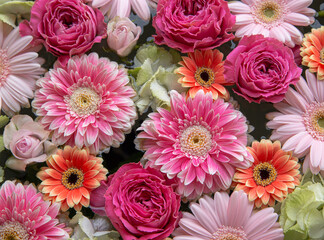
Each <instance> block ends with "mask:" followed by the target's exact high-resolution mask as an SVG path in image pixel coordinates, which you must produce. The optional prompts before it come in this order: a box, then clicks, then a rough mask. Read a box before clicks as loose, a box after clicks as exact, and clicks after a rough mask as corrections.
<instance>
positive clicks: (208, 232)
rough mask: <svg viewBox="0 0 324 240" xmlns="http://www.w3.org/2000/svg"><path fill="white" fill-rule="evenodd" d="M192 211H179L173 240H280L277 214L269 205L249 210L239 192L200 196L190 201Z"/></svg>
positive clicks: (244, 195)
mask: <svg viewBox="0 0 324 240" xmlns="http://www.w3.org/2000/svg"><path fill="white" fill-rule="evenodd" d="M190 209H191V211H192V213H193V214H190V213H186V212H185V213H183V217H182V219H180V222H179V226H180V228H178V229H176V230H175V231H174V233H173V235H174V236H175V237H174V238H173V239H174V240H189V239H190V240H212V239H215V240H216V239H217V240H223V239H224V240H225V239H233V240H234V239H235V240H283V239H284V235H283V230H282V228H280V225H279V223H277V218H278V215H277V214H276V213H274V209H273V208H272V207H269V208H265V209H262V210H260V211H253V203H252V202H249V200H248V197H247V195H246V193H244V192H243V191H239V192H233V194H232V195H231V196H230V197H229V196H228V194H227V193H225V192H217V193H215V196H214V199H212V198H211V197H209V196H204V197H203V198H201V199H199V204H198V203H191V205H190Z"/></svg>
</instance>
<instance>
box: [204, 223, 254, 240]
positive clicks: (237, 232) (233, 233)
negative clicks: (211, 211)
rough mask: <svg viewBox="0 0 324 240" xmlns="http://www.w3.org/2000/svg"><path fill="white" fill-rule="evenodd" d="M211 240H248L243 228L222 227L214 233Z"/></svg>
mask: <svg viewBox="0 0 324 240" xmlns="http://www.w3.org/2000/svg"><path fill="white" fill-rule="evenodd" d="M210 240H248V238H247V235H246V233H245V232H244V230H243V229H242V228H241V227H230V226H222V227H220V228H219V229H217V231H216V232H215V233H213V235H212V238H211V239H210Z"/></svg>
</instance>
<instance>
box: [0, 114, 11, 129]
mask: <svg viewBox="0 0 324 240" xmlns="http://www.w3.org/2000/svg"><path fill="white" fill-rule="evenodd" d="M8 122H9V118H8V117H7V116H5V115H1V116H0V128H2V127H4V126H6V125H7V123H8Z"/></svg>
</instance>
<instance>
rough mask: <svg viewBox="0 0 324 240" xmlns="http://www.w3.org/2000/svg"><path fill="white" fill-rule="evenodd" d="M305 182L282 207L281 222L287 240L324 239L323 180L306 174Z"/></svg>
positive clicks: (290, 195) (289, 196)
mask: <svg viewBox="0 0 324 240" xmlns="http://www.w3.org/2000/svg"><path fill="white" fill-rule="evenodd" d="M315 178H317V179H315ZM305 179H307V180H305ZM303 182H304V185H301V186H299V187H297V188H296V189H295V191H294V192H292V193H291V194H289V195H288V197H287V198H286V199H285V201H284V202H283V204H282V206H281V216H280V220H279V221H280V224H281V226H282V228H283V230H284V234H285V240H296V239H299V240H303V239H314V240H315V239H318V240H320V239H324V208H323V206H324V187H323V183H322V178H321V177H320V176H316V177H314V176H313V175H312V174H310V173H306V174H305V176H304V180H303Z"/></svg>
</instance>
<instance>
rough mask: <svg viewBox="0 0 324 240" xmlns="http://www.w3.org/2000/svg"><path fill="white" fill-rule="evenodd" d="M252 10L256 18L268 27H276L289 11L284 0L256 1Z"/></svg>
mask: <svg viewBox="0 0 324 240" xmlns="http://www.w3.org/2000/svg"><path fill="white" fill-rule="evenodd" d="M251 10H252V11H251V13H252V15H253V17H254V20H255V21H256V22H257V23H259V24H262V25H263V26H264V27H265V28H268V29H270V28H272V27H275V26H276V23H278V22H280V21H281V20H282V18H283V15H284V14H285V13H286V12H287V10H286V8H285V2H284V0H282V1H280V0H277V1H274V0H268V1H267V0H266V1H264V0H261V1H255V3H254V4H253V6H252V7H251Z"/></svg>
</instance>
